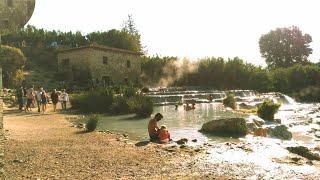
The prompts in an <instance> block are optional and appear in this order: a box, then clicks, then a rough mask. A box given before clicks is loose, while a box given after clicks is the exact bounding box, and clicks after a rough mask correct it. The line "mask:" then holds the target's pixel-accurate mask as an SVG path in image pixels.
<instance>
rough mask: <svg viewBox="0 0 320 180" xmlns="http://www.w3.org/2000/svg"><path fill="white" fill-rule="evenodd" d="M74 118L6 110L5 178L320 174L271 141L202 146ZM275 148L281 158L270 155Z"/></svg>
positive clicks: (127, 177) (276, 177)
mask: <svg viewBox="0 0 320 180" xmlns="http://www.w3.org/2000/svg"><path fill="white" fill-rule="evenodd" d="M75 117H76V116H75V115H69V114H59V113H48V114H45V115H39V114H38V113H36V112H33V113H30V114H25V113H19V112H17V111H15V110H13V109H6V110H5V117H4V128H5V130H6V131H5V134H6V141H5V147H6V152H5V175H6V179H37V178H40V179H117V178H118V179H243V178H253V179H255V178H266V179H283V178H309V179H316V178H317V177H320V174H319V173H320V171H318V170H319V168H320V164H319V163H318V162H316V161H314V162H313V163H312V162H310V161H307V160H306V159H304V158H302V157H300V156H296V155H293V154H289V153H288V152H287V151H286V150H285V149H283V148H282V147H280V145H277V144H276V145H275V144H274V143H273V142H270V144H268V141H269V140H267V141H265V140H264V139H259V138H258V139H257V138H253V139H250V140H245V139H244V140H237V141H235V142H227V143H206V144H204V145H202V146H201V147H199V148H197V147H195V148H190V147H188V146H185V145H182V146H179V145H158V144H153V143H149V144H147V143H146V142H138V141H133V140H130V139H128V138H127V137H125V136H123V135H122V134H118V133H100V132H93V133H83V132H82V131H81V130H79V129H77V128H74V127H71V122H70V120H72V119H74V118H75ZM262 142H263V143H262ZM279 144H280V142H279ZM274 146H276V147H274ZM261 149H264V150H263V151H261ZM274 151H276V152H274ZM271 152H273V153H276V154H280V155H277V156H279V158H272V159H271V158H269V154H270V153H271ZM308 163H309V164H308Z"/></svg>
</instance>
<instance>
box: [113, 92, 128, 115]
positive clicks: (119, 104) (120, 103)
mask: <svg viewBox="0 0 320 180" xmlns="http://www.w3.org/2000/svg"><path fill="white" fill-rule="evenodd" d="M110 112H111V113H112V114H128V113H130V106H129V104H128V99H127V98H125V97H123V96H117V97H115V99H114V102H113V104H112V105H111V108H110Z"/></svg>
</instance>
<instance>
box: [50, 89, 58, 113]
mask: <svg viewBox="0 0 320 180" xmlns="http://www.w3.org/2000/svg"><path fill="white" fill-rule="evenodd" d="M51 100H52V104H53V112H56V109H57V103H58V101H59V95H58V92H57V90H56V89H55V90H53V92H52V93H51Z"/></svg>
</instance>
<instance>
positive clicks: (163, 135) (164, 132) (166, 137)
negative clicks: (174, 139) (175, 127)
mask: <svg viewBox="0 0 320 180" xmlns="http://www.w3.org/2000/svg"><path fill="white" fill-rule="evenodd" d="M158 136H159V141H160V143H168V142H169V141H170V133H169V131H168V129H167V126H166V125H162V126H161V128H160V130H159V135H158Z"/></svg>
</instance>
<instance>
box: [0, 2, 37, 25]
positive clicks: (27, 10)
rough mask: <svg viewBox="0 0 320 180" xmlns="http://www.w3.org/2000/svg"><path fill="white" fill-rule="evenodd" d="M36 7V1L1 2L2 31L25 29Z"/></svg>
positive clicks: (0, 21) (0, 23)
mask: <svg viewBox="0 0 320 180" xmlns="http://www.w3.org/2000/svg"><path fill="white" fill-rule="evenodd" d="M34 7H35V0H0V31H6V30H12V29H15V28H21V27H23V26H24V25H25V24H26V23H27V22H28V21H29V19H30V18H31V16H32V14H33V11H34Z"/></svg>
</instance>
